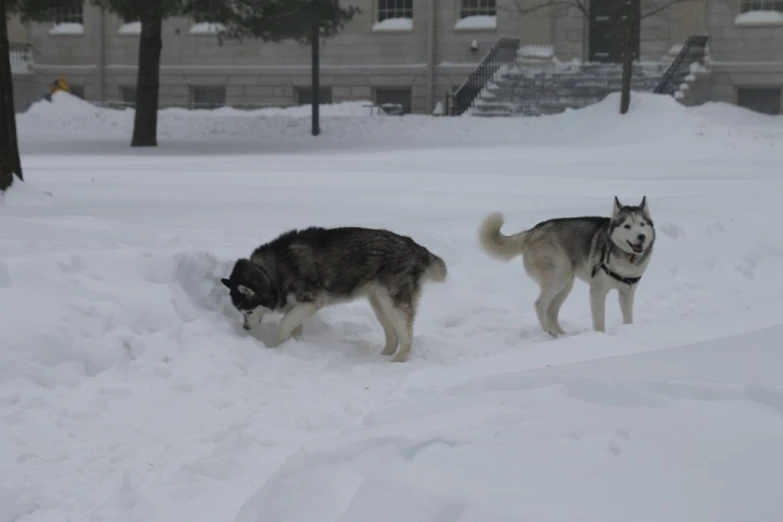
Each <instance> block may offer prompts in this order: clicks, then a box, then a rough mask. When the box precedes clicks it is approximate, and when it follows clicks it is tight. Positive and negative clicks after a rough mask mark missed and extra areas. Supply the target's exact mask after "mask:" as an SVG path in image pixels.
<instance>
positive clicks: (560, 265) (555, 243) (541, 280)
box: [479, 197, 655, 336]
mask: <svg viewBox="0 0 783 522" xmlns="http://www.w3.org/2000/svg"><path fill="white" fill-rule="evenodd" d="M502 226H503V214H501V213H499V212H496V213H493V214H490V215H489V216H487V217H486V218H485V219H484V223H483V224H482V226H481V229H480V231H479V242H480V243H481V246H482V247H483V249H484V250H485V251H486V252H487V253H488V254H489V255H490V256H492V257H495V258H497V259H502V260H504V261H509V260H511V259H513V258H514V257H516V256H518V255H520V254H522V260H523V263H524V266H525V271H526V272H527V274H528V275H529V276H530V277H531V278H533V279H534V280H535V281H536V282H538V284H539V286H540V287H541V293H540V294H539V296H538V299H536V301H535V309H536V315H537V316H538V322H539V323H541V327H542V328H543V329H544V330H545V331H546V332H547V333H549V334H550V335H552V336H557V335H563V334H565V332H564V331H563V329H562V328H561V327H560V323H559V322H558V319H557V316H558V313H559V312H560V307H561V306H562V305H563V303H564V302H565V300H566V298H567V297H568V294H569V293H570V292H571V289H572V288H573V286H574V278H575V277H578V278H579V279H581V280H582V281H584V282H586V283H587V284H589V285H590V312H591V314H592V317H593V329H594V330H595V331H598V332H603V331H604V328H605V322H606V320H605V315H606V295H607V294H608V293H609V291H610V290H613V289H616V290H617V291H618V293H619V295H620V310H621V311H622V315H623V324H631V323H633V300H634V293H635V292H636V286H637V283H638V282H639V280H640V279H641V278H642V275H643V274H644V271H645V270H646V268H647V265H648V264H649V262H650V256H651V255H652V249H653V243H654V242H655V228H653V222H652V219H651V218H650V209H649V207H648V206H647V198H646V197H644V198H642V202H641V203H640V204H639V206H626V205H623V204H621V203H620V201H619V200H618V199H617V198H616V197H615V198H614V211H613V212H612V217H611V218H605V217H576V218H559V219H550V220H548V221H543V222H541V223H539V224H537V225H536V226H534V227H533V228H531V229H529V230H526V231H524V232H520V233H519V234H514V235H512V236H505V235H503V234H502V233H501V232H500V229H501V228H502Z"/></svg>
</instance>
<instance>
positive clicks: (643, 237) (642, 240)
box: [636, 234, 647, 243]
mask: <svg viewBox="0 0 783 522" xmlns="http://www.w3.org/2000/svg"><path fill="white" fill-rule="evenodd" d="M636 237H637V238H639V242H640V243H644V240H645V239H647V236H645V235H644V234H639V235H638V236H636Z"/></svg>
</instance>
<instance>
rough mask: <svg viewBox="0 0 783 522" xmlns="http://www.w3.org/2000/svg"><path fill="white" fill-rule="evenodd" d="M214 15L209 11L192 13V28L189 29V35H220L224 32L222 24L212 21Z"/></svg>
mask: <svg viewBox="0 0 783 522" xmlns="http://www.w3.org/2000/svg"><path fill="white" fill-rule="evenodd" d="M213 14H214V13H212V12H209V11H198V12H195V13H193V15H192V17H193V22H194V23H193V26H192V27H191V28H190V31H189V33H190V34H220V33H222V32H224V31H225V29H226V28H225V26H224V25H223V24H219V23H216V22H215V21H214V19H215V17H214V16H213Z"/></svg>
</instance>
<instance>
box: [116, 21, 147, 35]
mask: <svg viewBox="0 0 783 522" xmlns="http://www.w3.org/2000/svg"><path fill="white" fill-rule="evenodd" d="M117 34H130V35H138V34H141V22H130V23H127V24H122V26H120V28H119V29H118V30H117Z"/></svg>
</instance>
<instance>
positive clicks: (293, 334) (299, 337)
mask: <svg viewBox="0 0 783 522" xmlns="http://www.w3.org/2000/svg"><path fill="white" fill-rule="evenodd" d="M303 333H304V326H302V325H299V326H297V327H296V328H294V331H293V332H291V337H293V338H294V339H296V340H297V341H301V340H302V335H303Z"/></svg>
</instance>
